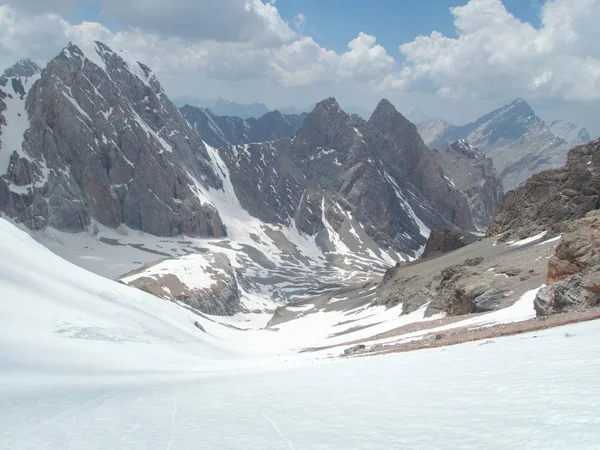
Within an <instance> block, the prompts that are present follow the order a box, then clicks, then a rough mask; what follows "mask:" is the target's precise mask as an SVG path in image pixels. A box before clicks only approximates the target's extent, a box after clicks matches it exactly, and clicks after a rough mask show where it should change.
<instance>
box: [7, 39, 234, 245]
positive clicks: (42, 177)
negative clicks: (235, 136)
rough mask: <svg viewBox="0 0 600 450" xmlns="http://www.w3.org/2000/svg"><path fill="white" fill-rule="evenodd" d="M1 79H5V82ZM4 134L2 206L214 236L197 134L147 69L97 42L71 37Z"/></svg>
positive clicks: (41, 215) (19, 213)
mask: <svg viewBox="0 0 600 450" xmlns="http://www.w3.org/2000/svg"><path fill="white" fill-rule="evenodd" d="M5 84H6V83H5ZM24 94H25V92H23V95H22V96H21V98H22V99H23V100H26V102H25V108H26V111H23V113H22V114H21V115H20V117H19V119H20V120H19V121H18V126H17V127H13V125H12V124H11V121H10V118H9V119H8V120H7V125H5V126H3V128H2V133H3V135H9V136H11V139H13V140H15V144H14V145H13V146H6V145H5V143H3V145H2V149H1V152H2V155H3V159H4V160H6V159H7V157H9V158H11V159H10V165H9V167H7V168H5V167H3V168H2V169H3V171H2V173H3V175H2V176H1V178H0V192H1V194H0V209H2V210H3V211H6V212H7V213H8V214H9V215H10V216H12V217H14V218H15V219H18V220H19V221H21V222H23V223H25V224H26V225H27V226H28V227H30V228H33V229H41V228H45V227H46V226H49V227H52V228H56V229H59V230H66V231H73V232H79V231H84V230H87V229H89V227H90V226H91V225H92V223H93V222H99V223H100V224H103V225H106V226H108V227H112V228H115V227H118V226H119V225H121V224H123V225H127V226H128V227H131V228H134V229H139V230H143V231H146V232H148V233H152V234H155V235H162V236H173V235H179V234H181V233H184V234H187V235H191V236H221V235H224V234H225V231H224V228H223V225H222V223H221V220H220V218H219V214H218V212H217V211H216V210H215V209H214V207H213V206H212V205H210V204H209V203H208V202H207V201H206V199H205V198H204V197H203V196H202V192H205V191H206V190H207V189H208V188H209V187H212V188H216V189H218V188H220V187H221V186H222V182H221V180H220V178H219V177H218V176H217V175H216V174H215V172H214V170H213V168H212V167H211V165H210V162H209V159H208V154H207V152H206V148H205V147H204V144H203V143H202V140H201V139H200V138H199V137H198V135H197V134H196V133H195V132H194V130H193V129H192V128H191V127H190V126H189V125H188V124H187V122H186V121H185V119H184V118H183V117H182V116H181V114H180V113H179V111H178V110H177V108H176V107H175V105H173V103H171V101H170V100H169V99H168V98H167V96H166V94H165V92H164V90H163V89H162V87H161V86H160V84H159V82H158V81H157V79H156V77H155V76H154V74H153V73H152V71H151V70H150V69H149V68H148V67H146V66H145V65H143V64H141V63H139V62H137V61H135V60H134V59H133V58H131V57H130V56H129V55H128V54H127V53H126V52H118V53H117V52H114V51H112V50H111V49H109V48H108V47H107V46H106V45H104V44H102V43H100V42H93V43H80V44H77V45H75V44H70V45H69V46H68V47H66V48H65V49H64V50H63V51H62V52H61V53H60V54H59V55H58V56H57V57H55V58H54V59H53V60H52V61H50V62H49V63H48V65H47V67H46V68H45V69H44V71H43V73H42V74H41V77H40V79H39V80H38V81H37V82H36V83H35V84H34V85H33V86H32V87H31V89H30V90H29V93H28V95H27V96H26V97H25V95H24Z"/></svg>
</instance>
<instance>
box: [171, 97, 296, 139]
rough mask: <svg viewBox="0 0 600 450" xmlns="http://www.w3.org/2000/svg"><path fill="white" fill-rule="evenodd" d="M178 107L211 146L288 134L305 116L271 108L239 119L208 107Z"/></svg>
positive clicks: (292, 134)
mask: <svg viewBox="0 0 600 450" xmlns="http://www.w3.org/2000/svg"><path fill="white" fill-rule="evenodd" d="M180 110H181V113H182V114H183V117H185V119H186V120H187V121H188V122H189V123H190V124H191V125H192V126H193V127H194V129H195V130H196V132H197V133H198V134H199V135H200V137H201V138H202V140H204V142H206V143H207V144H208V145H210V146H211V147H223V146H225V145H238V144H249V143H252V142H266V141H273V140H277V139H283V138H291V137H292V136H294V135H295V134H296V132H297V131H298V129H299V127H300V125H301V124H302V121H303V119H304V117H305V116H306V114H301V115H298V114H286V115H284V114H281V113H280V112H279V111H271V112H268V113H266V114H264V115H263V116H261V117H260V118H258V119H255V118H248V119H242V118H240V117H228V116H218V115H216V114H214V113H213V112H212V111H211V110H210V109H207V108H198V107H196V106H190V105H185V106H183V107H182V108H181V109H180Z"/></svg>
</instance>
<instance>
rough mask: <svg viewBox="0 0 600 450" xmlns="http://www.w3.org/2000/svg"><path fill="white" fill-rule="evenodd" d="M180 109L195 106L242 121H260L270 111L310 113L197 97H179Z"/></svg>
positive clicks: (260, 103)
mask: <svg viewBox="0 0 600 450" xmlns="http://www.w3.org/2000/svg"><path fill="white" fill-rule="evenodd" d="M174 102H175V104H176V105H177V106H178V107H180V108H181V107H183V106H186V105H188V106H195V107H197V108H203V109H209V110H210V111H211V113H212V114H214V115H216V116H225V117H239V118H241V119H258V118H260V117H262V116H264V115H265V114H266V113H268V112H270V111H279V112H280V113H281V114H286V115H287V114H302V113H305V112H308V111H310V108H309V107H307V108H305V109H303V110H300V109H298V108H296V107H294V106H282V107H280V108H276V109H270V108H269V107H268V106H267V105H265V104H264V103H262V102H254V103H249V104H244V103H237V102H233V101H230V100H226V99H224V98H221V97H219V98H217V99H216V100H208V99H200V98H197V97H189V96H179V97H176V98H175V100H174Z"/></svg>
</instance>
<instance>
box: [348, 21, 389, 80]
mask: <svg viewBox="0 0 600 450" xmlns="http://www.w3.org/2000/svg"><path fill="white" fill-rule="evenodd" d="M375 41H376V39H375V36H370V35H368V34H365V33H363V32H360V33H359V35H358V37H357V38H356V39H354V40H352V41H350V43H349V44H348V51H347V52H346V53H343V54H342V55H341V58H340V67H339V74H340V75H341V76H350V77H354V78H356V79H357V80H358V81H361V82H364V81H372V82H375V81H380V78H382V77H384V76H386V75H388V74H390V73H391V72H392V71H393V70H394V66H395V64H396V63H395V61H394V58H392V57H391V56H390V55H388V54H387V53H386V51H385V49H384V48H383V47H382V46H381V45H376V44H375Z"/></svg>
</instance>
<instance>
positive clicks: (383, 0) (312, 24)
mask: <svg viewBox="0 0 600 450" xmlns="http://www.w3.org/2000/svg"><path fill="white" fill-rule="evenodd" d="M465 3H467V0H371V1H369V2H366V1H365V0H278V1H276V3H275V5H276V6H277V9H278V11H279V13H280V14H281V16H282V18H283V19H285V20H286V21H288V22H290V23H292V22H293V20H294V17H295V16H296V15H297V14H298V13H302V14H305V15H306V18H307V23H306V26H305V27H304V30H303V32H304V34H307V35H309V36H312V37H313V38H314V39H315V40H316V41H317V42H319V43H320V44H321V45H322V46H324V47H326V48H329V49H332V50H335V51H336V52H343V51H345V50H346V48H347V47H348V42H349V41H350V40H352V39H354V38H355V37H356V35H357V34H358V32H360V31H362V32H364V33H367V34H370V35H373V36H376V37H377V43H378V44H380V45H382V46H383V47H385V49H386V50H387V51H388V52H389V53H390V54H392V55H393V56H395V57H397V56H398V55H397V53H398V46H399V45H400V44H402V43H405V42H410V41H412V40H413V39H414V38H415V36H418V35H429V34H431V32H432V31H434V30H436V31H439V32H441V33H443V34H444V35H446V36H455V35H456V33H455V29H454V23H453V18H452V15H451V14H450V13H449V9H450V8H451V7H453V6H460V5H464V4H465ZM503 3H504V5H505V6H506V8H507V9H508V11H510V12H511V13H512V14H514V15H515V16H516V17H518V18H519V19H521V20H524V21H527V22H529V23H531V24H532V25H534V26H536V27H538V26H539V24H540V8H541V4H542V1H541V0H503ZM65 17H66V19H67V20H69V22H71V23H78V22H81V21H101V22H102V23H103V24H104V25H106V26H108V27H109V28H111V29H112V30H113V31H116V30H118V29H120V28H121V24H120V23H119V22H117V21H114V20H111V19H110V18H109V17H105V16H103V15H102V14H101V7H100V6H99V5H98V4H97V3H94V2H80V3H79V5H78V6H76V7H75V8H73V9H72V10H71V11H69V12H68V13H67V14H65Z"/></svg>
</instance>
